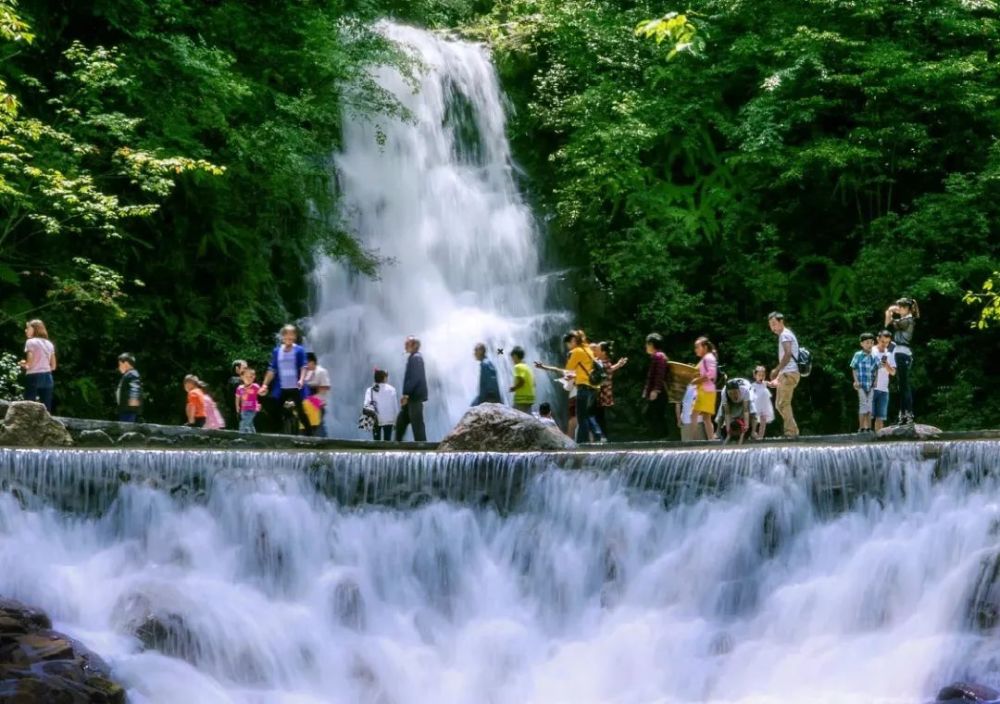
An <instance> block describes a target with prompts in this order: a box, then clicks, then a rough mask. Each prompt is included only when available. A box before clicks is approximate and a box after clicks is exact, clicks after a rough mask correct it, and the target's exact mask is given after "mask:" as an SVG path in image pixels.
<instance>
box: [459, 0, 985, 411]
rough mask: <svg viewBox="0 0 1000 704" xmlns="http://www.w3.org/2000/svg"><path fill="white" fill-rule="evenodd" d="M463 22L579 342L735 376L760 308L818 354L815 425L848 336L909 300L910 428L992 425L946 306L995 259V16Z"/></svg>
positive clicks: (763, 339)
mask: <svg viewBox="0 0 1000 704" xmlns="http://www.w3.org/2000/svg"><path fill="white" fill-rule="evenodd" d="M678 10H680V11H685V12H684V14H683V15H674V14H668V15H666V16H665V17H664V13H665V12H667V11H678ZM660 17H664V19H665V20H667V21H672V25H670V26H669V27H667V26H662V25H661V26H662V31H659V33H658V30H659V29H660V28H659V27H658V26H657V23H656V19H657V18H660ZM651 20H652V22H651ZM681 20H683V21H681ZM636 28H639V30H640V31H639V34H646V35H648V36H636V34H637V32H636ZM477 30H478V31H479V32H480V35H481V36H486V37H488V38H489V40H490V41H491V42H492V43H493V44H494V46H495V47H496V48H497V54H498V58H499V61H500V66H501V71H502V74H503V77H504V81H505V86H506V87H507V89H508V90H509V92H510V93H511V96H512V98H513V99H514V102H515V103H516V105H517V108H518V111H517V114H516V121H515V122H514V125H513V130H514V132H515V138H516V140H517V141H516V144H517V146H518V154H519V156H520V158H521V160H522V162H523V163H524V164H525V166H526V169H527V171H528V173H529V174H530V175H531V181H530V183H529V184H528V186H529V188H530V189H531V190H532V191H533V193H534V194H535V195H536V197H537V198H538V200H539V201H540V202H539V205H540V207H542V208H543V209H544V210H545V211H546V213H547V215H548V216H549V222H550V231H551V234H552V236H553V238H554V239H555V241H556V242H558V243H559V245H560V249H561V251H562V252H563V254H564V255H565V256H568V257H569V258H570V259H571V261H572V263H574V264H576V265H577V266H578V267H579V268H580V270H581V271H582V272H583V275H582V276H581V277H580V279H579V281H578V282H577V290H578V299H579V303H580V313H581V322H582V323H583V324H584V325H585V327H587V329H588V330H593V331H595V332H599V333H600V336H601V337H610V338H612V339H615V340H618V341H619V343H620V345H619V346H620V348H621V349H620V352H623V353H628V354H630V355H631V356H633V357H636V356H638V355H639V354H640V351H639V350H640V344H641V340H642V338H643V336H644V335H645V334H646V333H647V332H648V331H651V330H660V331H662V332H664V333H666V334H667V335H668V336H669V339H670V350H669V351H670V352H671V354H672V356H674V357H676V358H679V359H688V360H690V359H691V358H692V354H691V351H690V343H691V341H693V340H694V338H695V337H696V336H698V335H700V334H707V335H709V336H710V337H711V338H712V339H714V340H715V341H716V342H717V343H719V345H720V347H721V353H722V360H723V362H724V363H725V364H726V366H727V368H728V371H729V372H730V373H731V374H734V373H736V374H740V375H743V374H749V372H750V370H751V369H752V367H753V365H754V364H755V363H757V362H760V363H772V364H773V358H774V356H775V354H776V350H775V347H776V346H775V343H774V338H773V336H772V335H771V334H770V333H769V331H768V330H767V327H766V324H765V318H766V315H767V313H768V311H769V310H772V309H781V310H782V311H784V312H785V314H786V315H787V316H788V317H789V320H790V324H791V326H792V327H793V329H795V330H796V331H797V333H798V334H799V337H800V339H801V340H802V342H803V343H804V344H806V345H808V346H809V347H811V348H812V349H813V351H814V353H815V355H816V359H817V369H816V371H815V372H814V374H813V376H812V377H811V378H810V379H809V380H808V381H807V382H804V383H803V386H802V387H801V390H800V392H799V394H798V396H797V398H799V402H798V403H797V406H798V407H799V408H800V409H801V411H800V415H802V419H800V424H802V425H804V426H805V428H806V429H807V430H813V431H819V430H822V431H830V430H836V429H848V428H850V427H851V424H852V420H851V419H852V417H853V415H854V413H855V408H856V405H855V404H856V402H855V399H854V394H853V390H852V389H851V386H850V383H849V379H850V376H849V370H848V368H847V365H848V362H849V360H850V357H851V354H852V353H853V350H854V349H856V347H857V335H858V334H859V333H861V332H863V331H866V330H872V331H874V330H876V329H878V328H880V327H882V324H883V321H882V317H883V313H882V312H883V311H884V309H885V307H886V306H887V305H888V304H889V303H891V302H892V301H894V300H895V299H896V298H897V297H899V296H902V295H904V294H905V295H911V296H913V297H915V298H916V299H917V300H918V301H920V303H921V309H922V312H923V315H924V317H923V320H922V321H921V325H920V328H919V338H918V341H919V348H918V351H917V355H916V359H917V363H916V384H917V389H918V397H917V410H918V414H917V415H918V417H921V418H924V419H926V420H931V421H935V422H939V423H941V424H942V425H944V426H945V427H950V428H957V427H968V426H983V425H987V424H989V425H996V423H997V422H998V421H1000V403H998V401H997V399H996V398H995V395H994V394H991V393H989V389H990V388H991V387H992V385H993V383H995V382H997V381H1000V363H998V361H997V358H996V355H995V350H996V349H997V348H998V342H1000V336H998V334H997V332H996V326H992V327H990V328H987V329H986V330H980V329H977V328H975V324H976V322H977V321H978V319H979V314H980V311H979V309H980V308H981V307H982V306H981V304H982V303H988V302H989V301H990V300H995V298H993V299H991V298H990V297H989V295H988V294H989V291H983V292H982V295H979V296H976V297H973V299H972V302H973V303H978V304H980V305H971V306H970V305H968V304H967V303H966V302H964V301H963V298H964V297H965V293H966V291H972V292H979V291H982V289H981V287H982V285H983V282H984V281H986V280H988V279H990V276H991V274H992V272H994V271H996V270H997V268H998V260H1000V236H998V234H1000V233H998V227H1000V221H998V215H1000V213H998V208H1000V200H998V196H1000V143H998V141H997V136H998V135H1000V100H998V99H1000V75H998V66H997V62H996V47H997V46H998V44H997V41H998V38H1000V37H998V30H1000V25H998V12H997V6H996V4H995V3H994V2H992V1H991V0H926V1H925V2H916V3H911V2H897V1H896V0H852V1H850V2H848V1H846V0H799V1H796V0H793V1H791V2H789V1H788V0H781V1H780V2H777V1H772V0H754V2H747V1H746V0H697V1H696V2H692V3H691V4H690V6H689V7H669V6H668V7H664V5H663V4H662V3H654V2H648V1H645V0H643V1H640V2H623V1H620V0H500V2H498V3H497V5H496V7H495V8H494V10H493V12H492V14H491V16H490V17H489V18H488V19H487V20H485V21H483V22H482V23H481V24H480V25H479V26H478V27H477ZM692 30H693V31H692ZM654 38H657V39H661V40H663V41H662V43H659V44H658V43H657V42H656V41H654V40H653V39H654ZM639 371H640V370H637V369H635V368H634V367H633V372H632V377H631V379H632V381H634V382H637V381H638V380H637V376H638V373H639ZM636 386H637V384H636ZM633 388H635V386H633ZM619 396H620V397H624V394H619ZM636 411H637V404H634V403H633V404H632V406H631V407H630V408H628V409H622V411H621V413H622V415H624V416H625V417H626V418H628V417H633V418H634V416H633V415H632V414H634V413H635V412H636ZM802 420H804V421H805V422H804V423H803V422H802Z"/></svg>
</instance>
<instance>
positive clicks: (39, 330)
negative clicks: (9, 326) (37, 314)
mask: <svg viewBox="0 0 1000 704" xmlns="http://www.w3.org/2000/svg"><path fill="white" fill-rule="evenodd" d="M28 327H29V328H31V332H32V333H33V334H34V336H35V337H40V338H42V339H43V340H48V339H49V331H48V330H46V329H45V323H43V322H42V321H41V320H39V319H38V318H35V319H34V320H29V321H28Z"/></svg>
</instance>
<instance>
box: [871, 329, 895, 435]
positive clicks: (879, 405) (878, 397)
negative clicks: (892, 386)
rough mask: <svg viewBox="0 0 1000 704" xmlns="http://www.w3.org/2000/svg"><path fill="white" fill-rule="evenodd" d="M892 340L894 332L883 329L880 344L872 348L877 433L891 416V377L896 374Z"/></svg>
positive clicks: (874, 409) (874, 410)
mask: <svg viewBox="0 0 1000 704" xmlns="http://www.w3.org/2000/svg"><path fill="white" fill-rule="evenodd" d="M891 341H892V333H891V332H889V331H888V330H883V331H882V332H880V333H879V334H878V346H877V347H876V348H875V349H873V350H872V357H874V358H875V362H876V364H877V366H876V369H877V371H876V372H875V391H874V392H873V393H872V418H874V419H875V432H876V433H877V432H878V431H880V430H881V429H882V427H883V426H884V425H885V420H886V418H888V417H889V377H891V376H896V354H895V353H894V352H893V351H892V350H890V349H889V343H890V342H891Z"/></svg>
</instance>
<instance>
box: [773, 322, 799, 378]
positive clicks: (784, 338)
mask: <svg viewBox="0 0 1000 704" xmlns="http://www.w3.org/2000/svg"><path fill="white" fill-rule="evenodd" d="M786 342H791V343H792V358H791V359H790V360H788V364H786V365H785V368H784V369H779V370H778V373H779V374H782V373H784V372H797V371H798V370H799V363H798V362H797V361H796V360H797V359H798V358H799V340H798V338H797V337H795V333H794V332H792V331H791V330H790V329H788V328H785V329H784V330H782V331H781V333H780V334H779V335H778V363H779V364H780V363H781V358H782V357H784V356H785V343H786Z"/></svg>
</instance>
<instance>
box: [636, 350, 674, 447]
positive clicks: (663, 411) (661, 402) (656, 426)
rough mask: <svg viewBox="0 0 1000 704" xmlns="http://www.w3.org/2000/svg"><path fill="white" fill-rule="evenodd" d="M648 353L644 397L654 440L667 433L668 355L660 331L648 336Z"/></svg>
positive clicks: (647, 424)
mask: <svg viewBox="0 0 1000 704" xmlns="http://www.w3.org/2000/svg"><path fill="white" fill-rule="evenodd" d="M646 354H648V355H649V371H647V372H646V387H645V388H644V389H643V391H642V397H643V399H645V401H646V409H645V413H646V426H647V428H648V429H649V434H650V436H651V437H652V438H653V439H654V440H659V439H661V438H663V437H664V436H665V435H666V434H667V428H666V415H667V361H668V360H667V355H665V354H663V338H662V337H660V335H659V333H655V332H653V333H650V334H649V335H647V336H646Z"/></svg>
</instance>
